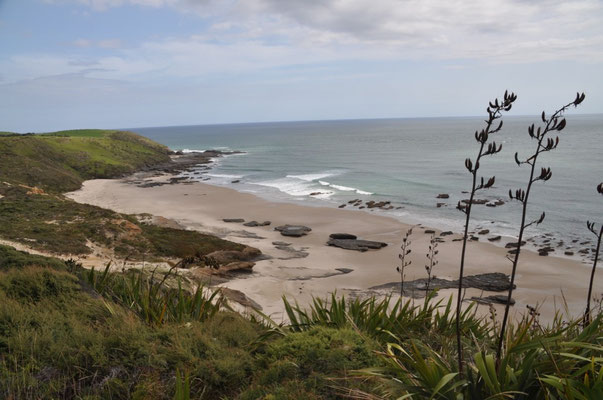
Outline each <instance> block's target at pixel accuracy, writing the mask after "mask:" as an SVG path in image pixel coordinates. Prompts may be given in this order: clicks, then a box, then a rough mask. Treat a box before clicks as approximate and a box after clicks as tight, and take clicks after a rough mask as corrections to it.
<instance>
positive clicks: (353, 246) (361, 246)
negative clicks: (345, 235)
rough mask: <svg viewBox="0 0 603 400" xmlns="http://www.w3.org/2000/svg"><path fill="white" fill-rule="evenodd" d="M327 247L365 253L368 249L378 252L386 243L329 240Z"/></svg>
mask: <svg viewBox="0 0 603 400" xmlns="http://www.w3.org/2000/svg"><path fill="white" fill-rule="evenodd" d="M327 245H329V246H334V247H339V248H341V249H345V250H356V251H362V252H364V251H367V250H369V249H374V250H378V249H381V248H383V247H385V246H387V243H383V242H373V241H371V240H360V239H329V241H328V242H327Z"/></svg>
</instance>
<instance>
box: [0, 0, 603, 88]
mask: <svg viewBox="0 0 603 400" xmlns="http://www.w3.org/2000/svg"><path fill="white" fill-rule="evenodd" d="M47 1H52V2H57V1H63V2H65V1H69V0H47ZM74 1H75V2H77V3H80V4H84V5H87V6H89V7H91V9H95V10H105V9H107V8H110V7H119V6H123V5H125V4H135V5H140V6H148V7H173V8H175V9H177V10H180V11H182V12H187V13H190V12H191V11H194V12H196V13H198V14H202V15H203V16H204V17H206V18H208V20H209V21H211V24H210V26H209V27H206V28H204V29H203V30H202V31H200V32H198V33H197V34H193V35H188V36H182V37H169V38H165V37H164V38H157V39H154V40H152V41H151V40H149V41H147V42H143V43H140V44H138V45H137V46H129V47H128V48H124V47H123V46H122V41H121V40H120V39H118V38H113V39H106V40H89V39H85V38H78V39H77V40H75V41H74V42H73V44H74V45H75V46H77V47H101V48H104V49H106V51H108V52H109V53H111V56H110V57H107V56H97V57H96V58H90V57H91V56H87V57H82V56H80V55H79V54H78V53H77V52H75V53H74V54H73V55H71V56H65V55H56V56H55V55H52V54H22V55H18V56H14V57H11V58H10V59H5V60H4V61H2V60H0V68H2V71H3V73H4V76H5V79H6V80H8V81H15V80H19V79H33V78H37V77H40V76H50V75H56V74H65V73H85V74H87V76H91V77H94V78H103V79H120V80H130V81H135V80H139V81H140V80H144V79H150V78H167V79H179V78H186V79H194V78H197V79H199V80H203V79H204V78H205V77H206V76H208V75H211V74H223V73H231V74H247V73H253V72H254V71H265V70H267V69H274V68H281V67H286V66H300V65H304V66H307V65H323V64H326V63H333V62H349V61H392V60H425V59H427V60H444V61H445V62H447V63H449V64H452V65H459V64H462V63H459V60H477V61H478V62H482V63H490V64H496V63H534V62H542V61H551V60H570V61H577V62H581V63H600V62H603V3H602V2H600V1H595V0H576V1H573V2H565V1H557V0H532V1H527V0H499V1H497V2H496V3H495V4H493V3H492V2H490V1H472V2H469V1H463V0H347V1H342V0H326V1H323V0H288V1H283V0H245V1H243V0H222V1H216V0H71V2H74ZM122 39H124V40H126V39H127V38H122ZM104 53H106V52H104ZM91 66H94V70H91V69H90V67H91Z"/></svg>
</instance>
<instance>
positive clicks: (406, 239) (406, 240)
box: [396, 228, 412, 297]
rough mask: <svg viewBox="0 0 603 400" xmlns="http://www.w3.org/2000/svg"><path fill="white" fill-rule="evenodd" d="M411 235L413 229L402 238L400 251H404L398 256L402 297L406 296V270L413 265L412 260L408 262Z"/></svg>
mask: <svg viewBox="0 0 603 400" xmlns="http://www.w3.org/2000/svg"><path fill="white" fill-rule="evenodd" d="M410 235H412V228H410V229H409V230H407V231H406V233H405V234H404V237H402V245H401V246H400V249H402V251H401V252H400V254H398V258H399V259H400V265H399V266H397V267H396V271H398V273H399V274H400V297H402V296H404V270H405V269H406V267H408V266H409V265H410V264H412V261H411V260H407V259H406V256H408V255H409V254H410V251H411V250H410V244H411V241H410Z"/></svg>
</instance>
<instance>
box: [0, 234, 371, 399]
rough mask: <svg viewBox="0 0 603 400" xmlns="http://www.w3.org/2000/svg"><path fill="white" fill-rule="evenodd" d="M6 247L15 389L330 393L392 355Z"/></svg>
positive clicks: (53, 393)
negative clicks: (273, 328)
mask: <svg viewBox="0 0 603 400" xmlns="http://www.w3.org/2000/svg"><path fill="white" fill-rule="evenodd" d="M0 253H1V254H6V255H9V256H10V257H12V258H13V259H14V258H19V262H18V263H16V264H15V263H13V264H11V266H10V267H9V266H3V267H0V398H3V399H41V398H60V399H68V398H86V399H172V398H174V399H188V398H198V399H221V398H228V399H234V398H242V399H258V398H265V399H292V400H293V399H299V398H306V399H323V398H324V399H328V398H337V396H336V393H337V389H335V388H333V387H332V386H334V381H331V380H329V378H341V377H343V376H344V374H346V373H347V371H348V370H351V369H356V368H364V367H368V366H371V365H376V364H380V363H379V361H378V358H377V356H376V354H375V353H374V350H376V349H377V345H376V343H375V342H373V341H372V340H370V339H366V338H364V337H362V336H361V335H358V334H357V333H355V332H354V331H353V330H351V329H331V328H324V327H316V328H315V329H310V330H308V331H307V332H299V333H291V334H290V335H287V336H284V337H281V336H269V335H266V334H265V333H266V328H265V327H262V326H261V325H260V324H258V323H255V322H252V321H250V320H247V319H245V318H243V317H242V316H240V315H239V314H236V313H233V312H228V311H218V310H217V309H216V308H215V306H213V305H211V304H210V303H207V302H205V301H199V299H198V298H196V297H195V296H194V295H193V294H189V293H188V292H185V291H178V289H170V288H169V287H167V286H166V285H164V284H163V283H161V281H160V280H161V277H157V279H155V280H154V279H153V275H150V274H146V275H143V274H144V273H140V272H137V271H131V272H129V273H127V274H125V275H122V274H111V273H110V275H111V276H110V277H106V276H105V275H104V274H103V273H96V274H95V273H94V272H92V273H91V272H89V271H85V270H82V269H81V268H80V267H78V266H77V265H76V264H74V263H68V264H69V265H66V264H63V265H62V266H61V265H56V260H53V259H47V258H44V257H36V256H34V257H29V256H28V255H26V254H24V253H20V252H16V251H15V250H13V249H10V248H6V247H4V246H0ZM28 257H29V258H28ZM29 264H33V265H29ZM130 275H131V276H132V278H133V279H130ZM139 277H140V278H141V279H139ZM158 282H159V283H158ZM171 282H172V287H174V280H173V279H172V280H171ZM130 283H131V284H130ZM138 283H141V284H140V285H138ZM174 290H176V291H177V292H176V293H175V294H174V292H173V291H174ZM124 299H126V300H127V301H124ZM199 305H200V306H199ZM164 309H167V310H168V311H167V312H166V311H163V312H162V310H164ZM156 311H158V312H159V314H155V312H156ZM167 314H169V318H168V317H164V315H167ZM150 315H155V316H158V318H149V316H150ZM350 384H351V385H355V382H345V381H342V382H335V386H341V387H345V386H347V385H350ZM177 391H179V393H180V395H179V396H174V395H175V394H176V393H177ZM189 396H190V397H189Z"/></svg>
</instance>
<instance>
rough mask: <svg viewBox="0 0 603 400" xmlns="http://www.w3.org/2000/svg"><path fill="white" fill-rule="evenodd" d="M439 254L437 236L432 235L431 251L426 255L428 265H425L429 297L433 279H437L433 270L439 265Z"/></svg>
mask: <svg viewBox="0 0 603 400" xmlns="http://www.w3.org/2000/svg"><path fill="white" fill-rule="evenodd" d="M438 253H439V250H438V241H437V240H436V236H435V234H432V235H431V239H430V240H429V249H428V250H427V254H426V255H425V256H426V257H427V264H425V272H427V288H426V292H427V295H429V287H430V286H431V281H432V279H433V278H435V275H433V268H434V267H435V266H436V265H438V260H437V255H438ZM426 298H427V296H426Z"/></svg>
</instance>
